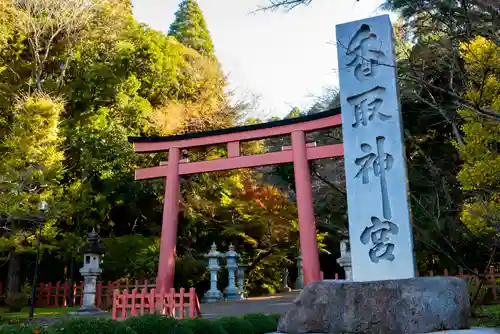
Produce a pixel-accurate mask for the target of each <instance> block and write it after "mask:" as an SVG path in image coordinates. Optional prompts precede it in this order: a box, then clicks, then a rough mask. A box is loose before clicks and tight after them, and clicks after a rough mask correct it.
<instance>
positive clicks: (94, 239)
mask: <svg viewBox="0 0 500 334" xmlns="http://www.w3.org/2000/svg"><path fill="white" fill-rule="evenodd" d="M80 252H82V253H83V267H82V268H81V269H80V273H81V274H82V276H83V278H84V281H85V285H84V288H83V298H82V306H81V307H80V309H78V310H77V311H76V312H72V313H70V315H98V314H101V313H103V312H104V311H102V310H100V309H98V308H97V307H96V305H95V297H96V292H97V279H98V277H99V276H100V275H101V268H100V263H101V255H102V254H103V253H104V245H102V244H101V243H99V235H98V234H97V233H96V231H95V229H93V230H92V232H91V233H89V235H88V242H87V243H86V244H85V245H83V247H81V248H80Z"/></svg>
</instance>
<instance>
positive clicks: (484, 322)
mask: <svg viewBox="0 0 500 334" xmlns="http://www.w3.org/2000/svg"><path fill="white" fill-rule="evenodd" d="M472 326H474V327H493V328H500V304H499V305H486V306H482V307H480V308H479V310H478V311H477V317H475V318H474V319H473V321H472Z"/></svg>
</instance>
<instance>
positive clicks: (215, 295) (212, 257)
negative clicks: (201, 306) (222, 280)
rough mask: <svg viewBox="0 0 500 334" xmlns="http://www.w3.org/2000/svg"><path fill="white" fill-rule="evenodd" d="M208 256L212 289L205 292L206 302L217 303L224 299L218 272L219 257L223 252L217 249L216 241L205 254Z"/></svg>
mask: <svg viewBox="0 0 500 334" xmlns="http://www.w3.org/2000/svg"><path fill="white" fill-rule="evenodd" d="M205 257H206V258H208V270H209V271H210V290H208V291H207V292H206V293H205V302H207V303H215V302H217V301H219V300H222V299H224V298H223V296H222V292H221V291H220V290H219V289H218V288H217V273H218V272H219V269H220V267H219V258H220V257H221V254H220V253H219V252H218V251H217V245H215V242H214V243H213V244H212V247H211V248H210V252H208V254H205Z"/></svg>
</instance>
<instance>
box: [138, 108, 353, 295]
mask: <svg viewBox="0 0 500 334" xmlns="http://www.w3.org/2000/svg"><path fill="white" fill-rule="evenodd" d="M341 124H342V120H341V115H340V108H338V109H333V110H329V111H325V112H321V113H317V114H312V115H308V116H303V117H298V118H292V119H285V120H281V121H275V122H268V123H261V124H254V125H246V126H241V127H234V128H229V129H222V130H217V131H208V132H199V133H190V134H184V135H175V136H168V137H129V142H131V143H133V145H134V151H135V152H137V153H151V152H162V151H168V152H169V154H168V163H167V164H166V165H161V166H155V167H149V168H140V169H137V170H136V171H135V179H136V180H144V179H152V178H160V177H166V187H165V203H164V209H163V226H162V236H161V246H160V263H159V268H158V276H157V282H156V284H157V288H161V287H164V288H165V289H170V288H172V287H173V278H174V268H175V244H176V237H177V223H178V213H179V199H180V181H179V179H180V176H181V175H188V174H195V173H205V172H214V171H221V170H229V169H238V168H250V167H258V166H266V165H275V164H282V163H289V162H293V164H294V174H295V186H296V193H297V207H298V213H299V229H300V244H301V245H300V246H301V255H302V258H303V271H304V282H305V284H307V283H309V282H311V281H315V280H319V279H320V268H319V258H318V251H317V243H316V227H315V221H314V211H313V200H312V190H311V182H310V180H309V164H308V161H309V160H314V159H322V158H333V157H341V156H343V154H344V149H343V144H333V145H324V146H316V145H315V144H312V143H311V144H307V143H306V133H308V132H313V131H317V130H322V129H327V128H333V127H338V126H340V125H341ZM286 135H290V136H291V139H292V146H291V147H283V148H282V151H280V152H270V153H263V154H256V155H248V156H245V155H241V149H240V144H241V142H244V141H251V140H259V139H264V138H269V137H276V136H286ZM224 144H225V145H227V152H228V154H227V158H221V159H215V160H206V161H195V162H189V161H186V160H181V157H180V151H181V150H184V149H189V148H193V147H201V146H212V145H224Z"/></svg>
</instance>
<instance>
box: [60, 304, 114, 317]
mask: <svg viewBox="0 0 500 334" xmlns="http://www.w3.org/2000/svg"><path fill="white" fill-rule="evenodd" d="M104 314H106V312H104V311H103V310H101V309H98V308H97V307H95V306H87V307H86V306H82V307H80V308H79V309H78V310H76V311H75V312H70V313H69V315H70V316H86V315H92V316H96V315H97V316H98V315H104Z"/></svg>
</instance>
